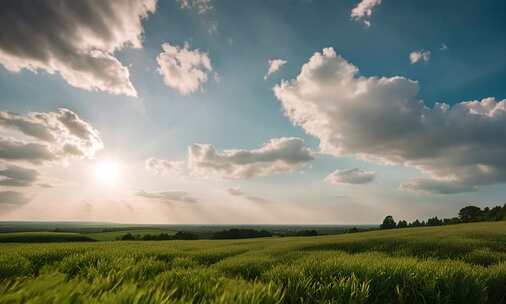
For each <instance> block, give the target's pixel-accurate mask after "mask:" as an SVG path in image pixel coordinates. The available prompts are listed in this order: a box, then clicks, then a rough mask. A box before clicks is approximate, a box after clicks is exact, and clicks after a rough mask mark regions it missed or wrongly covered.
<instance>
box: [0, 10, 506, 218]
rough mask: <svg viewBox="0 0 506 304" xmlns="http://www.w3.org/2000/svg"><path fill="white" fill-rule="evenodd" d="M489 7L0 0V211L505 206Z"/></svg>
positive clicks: (500, 44)
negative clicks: (471, 203) (3, 0)
mask: <svg viewBox="0 0 506 304" xmlns="http://www.w3.org/2000/svg"><path fill="white" fill-rule="evenodd" d="M422 5H423V10H422V9H421V6H422ZM505 12H506V3H502V2H500V1H493V0H487V1H478V0H471V1H466V2H465V3H463V2H462V1H456V0H455V1H432V0H431V1H424V2H423V3H420V2H419V1H411V0H410V1H402V3H399V2H398V1H390V0H383V1H382V0H361V1H360V0H345V1H333V0H328V1H310V0H309V1H308V0H281V1H275V2H273V1H247V2H246V1H240V2H238V1H233V0H171V1H156V0H143V1H137V0H112V1H89V0H73V1H64V0H57V1H51V0H40V1H28V0H20V1H9V2H7V1H5V2H2V3H0V27H1V28H2V29H3V30H2V31H0V220H9V221H10V220H33V221H37V220H45V221H101V222H117V223H166V224H370V223H379V222H380V221H381V220H382V219H383V218H384V216H385V215H386V214H391V215H393V216H394V217H395V218H403V219H407V220H413V219H415V218H425V217H428V216H434V215H437V216H441V217H445V216H454V213H455V210H458V209H459V208H461V207H463V206H465V205H468V204H469V203H470V202H473V203H474V204H476V205H477V206H485V205H496V204H501V205H502V204H503V203H504V197H505V194H506V188H505V187H504V184H505V183H506V162H505V161H504V156H505V155H506V99H505V98H506V86H505V85H504V84H505V80H506V57H505V56H504V53H505V51H506V39H504V37H505V36H506V33H505V31H506V18H505V17H506V16H505Z"/></svg>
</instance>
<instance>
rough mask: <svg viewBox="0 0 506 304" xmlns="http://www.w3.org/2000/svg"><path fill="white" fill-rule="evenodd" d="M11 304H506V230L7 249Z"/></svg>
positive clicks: (5, 299) (3, 279) (0, 263)
mask: <svg viewBox="0 0 506 304" xmlns="http://www.w3.org/2000/svg"><path fill="white" fill-rule="evenodd" d="M0 303H506V222H489V223H474V224H460V225H452V226H441V227H424V228H411V229H396V230H390V231H372V232H363V233H354V234H343V235H334V236H319V237H286V238H264V239H248V240H226V241H212V240H198V241H158V242H149V241H129V242H126V241H125V242H107V241H106V242H90V243H53V244H0Z"/></svg>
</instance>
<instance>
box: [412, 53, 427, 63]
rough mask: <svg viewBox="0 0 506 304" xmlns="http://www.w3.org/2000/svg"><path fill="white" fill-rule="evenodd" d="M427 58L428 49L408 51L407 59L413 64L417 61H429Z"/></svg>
mask: <svg viewBox="0 0 506 304" xmlns="http://www.w3.org/2000/svg"><path fill="white" fill-rule="evenodd" d="M429 60H430V51H424V50H419V51H413V52H411V53H409V61H410V62H411V64H415V63H417V62H419V61H425V62H429Z"/></svg>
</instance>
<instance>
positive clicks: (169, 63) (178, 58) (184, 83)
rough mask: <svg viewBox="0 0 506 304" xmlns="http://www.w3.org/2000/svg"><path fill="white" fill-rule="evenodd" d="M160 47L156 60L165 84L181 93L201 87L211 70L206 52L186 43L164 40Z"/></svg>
mask: <svg viewBox="0 0 506 304" xmlns="http://www.w3.org/2000/svg"><path fill="white" fill-rule="evenodd" d="M162 49H163V51H162V53H160V55H158V57H157V58H156V61H157V62H158V72H159V73H160V74H161V75H162V76H163V80H164V82H165V84H166V85H167V86H169V87H171V88H173V89H175V90H176V91H178V92H179V93H180V94H181V95H189V94H191V93H193V92H195V91H197V90H199V89H201V88H202V86H203V85H204V84H205V83H206V82H207V80H208V74H209V73H210V72H212V70H213V68H212V66H211V60H210V59H209V56H208V55H207V53H204V52H201V51H200V50H199V49H194V50H191V49H190V46H189V44H188V43H185V45H184V46H183V47H180V46H177V45H171V44H170V43H168V42H166V43H164V44H162Z"/></svg>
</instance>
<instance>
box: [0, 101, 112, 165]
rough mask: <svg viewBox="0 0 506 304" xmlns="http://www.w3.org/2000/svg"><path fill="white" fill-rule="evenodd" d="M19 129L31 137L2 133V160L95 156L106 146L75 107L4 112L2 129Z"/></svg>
mask: <svg viewBox="0 0 506 304" xmlns="http://www.w3.org/2000/svg"><path fill="white" fill-rule="evenodd" d="M7 130H15V131H18V132H19V133H21V135H22V136H24V137H26V138H30V139H31V141H27V140H25V139H13V138H9V137H4V136H2V135H1V133H0V159H5V160H19V161H29V162H32V163H41V162H45V161H52V160H58V159H64V158H67V157H79V158H91V157H93V156H94V155H95V153H96V152H97V151H98V150H100V149H102V148H103V143H102V140H101V138H100V134H99V132H98V131H97V130H96V129H95V128H93V126H91V125H90V124H89V123H88V122H86V121H84V120H82V119H81V118H80V117H79V116H78V115H77V114H76V113H74V112H72V111H71V110H68V109H64V108H60V109H58V111H57V112H31V113H28V114H26V115H20V114H16V113H10V112H0V131H4V132H5V131H7Z"/></svg>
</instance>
